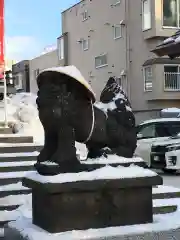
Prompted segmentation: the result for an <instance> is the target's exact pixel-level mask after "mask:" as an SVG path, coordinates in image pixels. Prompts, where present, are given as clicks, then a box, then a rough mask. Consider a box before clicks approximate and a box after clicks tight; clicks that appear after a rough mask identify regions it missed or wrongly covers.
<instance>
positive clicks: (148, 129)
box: [137, 124, 156, 139]
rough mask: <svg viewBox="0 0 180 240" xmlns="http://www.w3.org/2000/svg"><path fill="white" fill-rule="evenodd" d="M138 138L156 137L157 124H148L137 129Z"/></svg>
mask: <svg viewBox="0 0 180 240" xmlns="http://www.w3.org/2000/svg"><path fill="white" fill-rule="evenodd" d="M137 136H138V139H144V138H154V137H156V126H155V124H148V125H145V126H140V127H139V128H138V131H137Z"/></svg>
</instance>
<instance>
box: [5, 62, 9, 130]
mask: <svg viewBox="0 0 180 240" xmlns="http://www.w3.org/2000/svg"><path fill="white" fill-rule="evenodd" d="M5 70H6V65H5V61H4V125H5V127H8V119H7V85H6V74H5Z"/></svg>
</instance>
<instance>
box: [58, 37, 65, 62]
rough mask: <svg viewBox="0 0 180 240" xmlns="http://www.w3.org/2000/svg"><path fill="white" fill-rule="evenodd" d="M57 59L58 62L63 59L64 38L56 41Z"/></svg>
mask: <svg viewBox="0 0 180 240" xmlns="http://www.w3.org/2000/svg"><path fill="white" fill-rule="evenodd" d="M58 58H59V60H62V59H64V38H63V37H61V38H59V39H58Z"/></svg>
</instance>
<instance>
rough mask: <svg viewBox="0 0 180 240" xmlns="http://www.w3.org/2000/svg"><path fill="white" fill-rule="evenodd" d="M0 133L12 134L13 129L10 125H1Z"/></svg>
mask: <svg viewBox="0 0 180 240" xmlns="http://www.w3.org/2000/svg"><path fill="white" fill-rule="evenodd" d="M0 134H12V129H11V128H8V127H7V128H5V127H0Z"/></svg>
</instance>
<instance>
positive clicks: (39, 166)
mask: <svg viewBox="0 0 180 240" xmlns="http://www.w3.org/2000/svg"><path fill="white" fill-rule="evenodd" d="M34 167H35V169H36V171H37V172H38V173H39V174H40V175H44V176H54V175H58V174H59V173H60V169H59V166H58V165H55V164H52V165H50V164H46V162H41V163H38V162H37V163H36V164H34Z"/></svg>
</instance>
